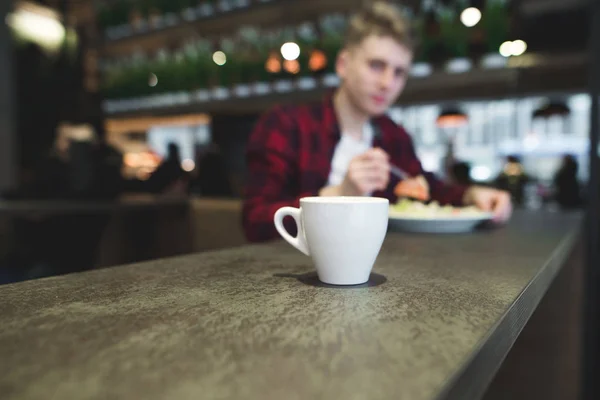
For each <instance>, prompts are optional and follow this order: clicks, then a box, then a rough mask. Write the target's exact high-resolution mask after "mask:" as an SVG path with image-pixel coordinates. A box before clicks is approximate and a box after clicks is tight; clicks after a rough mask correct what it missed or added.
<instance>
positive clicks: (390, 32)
mask: <svg viewBox="0 0 600 400" xmlns="http://www.w3.org/2000/svg"><path fill="white" fill-rule="evenodd" d="M371 35H375V36H387V37H391V38H392V39H394V40H395V41H396V42H398V43H400V44H402V45H404V46H406V47H407V48H408V49H409V50H411V51H412V50H413V49H414V46H415V43H414V40H413V38H412V34H411V28H410V24H409V22H408V21H407V19H406V18H405V17H404V16H403V15H402V13H401V12H400V10H399V9H398V8H397V7H395V6H394V5H392V4H390V3H388V2H386V1H379V0H378V1H375V2H368V3H366V4H365V7H363V9H362V10H361V11H359V12H358V13H356V14H355V15H354V16H352V17H351V18H350V21H349V23H348V28H347V31H346V38H345V41H344V47H352V46H356V45H358V44H360V43H361V42H362V41H363V40H364V39H366V38H367V37H369V36H371Z"/></svg>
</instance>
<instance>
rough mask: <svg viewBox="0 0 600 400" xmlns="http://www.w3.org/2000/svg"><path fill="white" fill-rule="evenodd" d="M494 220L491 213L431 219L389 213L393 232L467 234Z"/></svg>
mask: <svg viewBox="0 0 600 400" xmlns="http://www.w3.org/2000/svg"><path fill="white" fill-rule="evenodd" d="M490 219H492V214H491V213H483V212H482V213H481V214H477V215H457V216H444V215H440V216H434V217H429V218H423V217H415V216H411V215H407V214H403V213H399V212H394V211H391V210H390V212H389V227H390V229H391V230H397V231H403V232H417V233H465V232H470V231H472V230H473V229H474V228H475V227H476V226H477V225H479V224H480V223H482V222H484V221H488V220H490Z"/></svg>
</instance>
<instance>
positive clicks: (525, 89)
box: [107, 54, 587, 118]
mask: <svg viewBox="0 0 600 400" xmlns="http://www.w3.org/2000/svg"><path fill="white" fill-rule="evenodd" d="M586 60H587V58H586V56H585V54H571V55H562V56H542V55H533V54H532V55H527V57H525V56H521V57H519V58H515V59H514V61H512V62H511V63H512V66H509V67H506V68H499V69H479V68H476V69H473V70H471V71H469V72H465V73H461V74H450V73H447V72H443V71H438V72H433V73H432V74H431V75H429V76H427V77H425V78H411V79H410V80H409V83H408V85H407V86H406V89H405V90H404V92H403V94H402V96H401V97H400V99H399V101H398V105H411V104H423V103H438V102H451V101H460V100H484V99H498V98H505V97H521V96H525V95H533V94H544V93H552V92H575V91H584V90H586V85H587V64H586V62H587V61H586ZM290 82H292V84H293V86H294V88H293V89H291V90H288V91H285V92H274V91H271V92H269V93H266V94H263V95H248V96H246V97H239V96H235V95H233V94H230V95H229V96H228V97H227V98H221V99H219V98H218V96H214V95H210V94H209V95H208V97H207V98H204V99H203V100H199V99H198V98H197V97H196V95H197V93H183V94H182V97H183V99H182V101H179V102H177V101H175V102H174V104H172V105H166V106H158V107H145V108H138V109H133V108H134V107H135V104H134V103H135V100H129V101H130V102H131V103H132V104H131V105H132V107H130V109H127V110H119V111H114V110H113V111H112V112H110V110H107V115H108V116H110V117H111V118H121V117H123V118H125V117H131V116H142V115H154V116H156V115H173V114H178V115H181V114H189V113H206V114H213V115H214V114H231V115H234V114H252V113H260V112H263V111H265V110H267V109H268V108H270V107H272V106H275V105H277V104H294V103H296V104H299V103H304V102H310V101H315V100H318V99H319V98H321V97H322V96H323V95H324V94H325V92H326V91H327V90H332V89H333V87H334V86H332V84H323V82H321V81H317V85H316V87H314V88H312V89H309V90H301V89H299V88H297V81H290ZM205 94H206V93H205ZM146 99H147V98H146ZM138 103H139V101H138ZM107 104H111V102H110V101H109V102H108V103H107ZM112 104H114V103H112Z"/></svg>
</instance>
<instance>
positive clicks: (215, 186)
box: [192, 142, 233, 197]
mask: <svg viewBox="0 0 600 400" xmlns="http://www.w3.org/2000/svg"><path fill="white" fill-rule="evenodd" d="M194 175H195V176H194V179H193V180H192V189H193V191H194V193H197V194H199V195H201V196H205V197H230V196H232V195H233V191H232V189H231V182H230V180H229V174H228V171H227V165H226V163H225V158H224V157H223V153H222V152H221V148H220V147H219V145H218V144H216V143H214V142H213V143H211V144H210V145H209V146H208V147H207V148H206V149H205V150H204V151H202V152H201V154H198V157H197V159H196V169H195V171H194Z"/></svg>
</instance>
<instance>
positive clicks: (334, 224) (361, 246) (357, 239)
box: [274, 197, 389, 285]
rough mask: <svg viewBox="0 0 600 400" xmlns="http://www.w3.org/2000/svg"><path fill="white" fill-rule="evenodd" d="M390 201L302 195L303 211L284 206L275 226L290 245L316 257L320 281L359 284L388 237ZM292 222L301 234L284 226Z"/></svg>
mask: <svg viewBox="0 0 600 400" xmlns="http://www.w3.org/2000/svg"><path fill="white" fill-rule="evenodd" d="M388 209H389V201H388V200H387V199H384V198H376V197H304V198H302V199H300V208H299V209H298V208H294V207H282V208H280V209H279V210H277V212H276V213H275V218H274V220H275V228H277V231H278V232H279V234H280V235H281V236H282V237H283V238H284V239H285V240H287V241H288V242H289V243H290V244H291V245H292V246H294V247H296V248H297V249H298V250H300V251H301V252H303V253H304V254H306V255H307V256H310V257H312V259H313V262H314V264H315V267H316V269H317V274H318V275H319V280H320V281H321V282H324V283H328V284H331V285H358V284H361V283H365V282H367V281H368V280H369V275H370V274H371V270H372V269H373V264H374V263H375V260H376V259H377V255H378V254H379V250H380V249H381V245H382V243H383V239H384V238H385V234H386V232H387V226H388ZM286 216H290V217H292V218H294V220H295V221H296V226H297V227H298V235H297V236H296V237H293V236H291V235H290V234H289V233H288V232H287V230H286V229H285V227H284V225H283V219H284V218H285V217H286Z"/></svg>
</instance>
